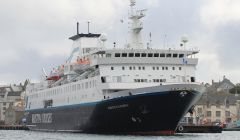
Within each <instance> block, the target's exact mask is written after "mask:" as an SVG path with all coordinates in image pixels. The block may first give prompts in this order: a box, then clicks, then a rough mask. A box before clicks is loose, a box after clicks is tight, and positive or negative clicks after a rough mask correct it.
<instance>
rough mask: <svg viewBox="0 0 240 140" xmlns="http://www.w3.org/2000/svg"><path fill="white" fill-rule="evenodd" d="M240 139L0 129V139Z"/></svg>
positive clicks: (233, 135) (239, 136) (232, 137)
mask: <svg viewBox="0 0 240 140" xmlns="http://www.w3.org/2000/svg"><path fill="white" fill-rule="evenodd" d="M113 139H114V140H240V131H239V132H237V131H231V132H223V133H220V134H177V135H174V136H116V135H92V134H78V133H52V132H51V133H50V132H35V131H14V130H0V140H113Z"/></svg>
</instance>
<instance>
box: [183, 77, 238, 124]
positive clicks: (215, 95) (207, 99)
mask: <svg viewBox="0 0 240 140" xmlns="http://www.w3.org/2000/svg"><path fill="white" fill-rule="evenodd" d="M234 87H235V85H234V84H233V83H232V82H231V81H230V80H229V79H227V78H226V77H225V76H224V77H223V80H222V81H219V82H214V81H212V85H210V84H206V89H207V90H206V92H205V93H204V94H203V96H202V98H201V99H200V100H199V101H198V103H197V104H196V105H195V108H194V111H193V113H192V114H190V113H188V114H187V115H186V116H185V117H184V119H183V122H187V123H190V124H191V123H192V124H213V123H224V124H231V123H234V122H236V121H238V120H240V95H239V94H231V93H229V90H230V89H232V88H234Z"/></svg>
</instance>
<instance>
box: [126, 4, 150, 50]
mask: <svg viewBox="0 0 240 140" xmlns="http://www.w3.org/2000/svg"><path fill="white" fill-rule="evenodd" d="M135 5H136V0H130V12H129V17H128V18H129V20H130V22H129V30H130V31H129V35H130V41H129V44H128V48H133V49H142V48H143V42H142V36H141V30H142V29H143V22H142V21H141V20H140V19H141V18H143V17H145V11H146V9H144V10H135V8H134V7H135Z"/></svg>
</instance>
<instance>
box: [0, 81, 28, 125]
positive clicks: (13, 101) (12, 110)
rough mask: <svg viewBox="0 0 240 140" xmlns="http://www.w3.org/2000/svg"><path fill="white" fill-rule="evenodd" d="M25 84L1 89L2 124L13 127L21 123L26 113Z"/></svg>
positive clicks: (0, 121)
mask: <svg viewBox="0 0 240 140" xmlns="http://www.w3.org/2000/svg"><path fill="white" fill-rule="evenodd" d="M25 84H26V83H25ZM25 84H24V85H22V84H19V85H7V86H1V87H0V124H7V125H13V124H19V123H20V122H21V119H22V117H23V112H24V96H25Z"/></svg>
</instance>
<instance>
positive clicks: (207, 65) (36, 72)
mask: <svg viewBox="0 0 240 140" xmlns="http://www.w3.org/2000/svg"><path fill="white" fill-rule="evenodd" d="M0 3H1V5H0V23H1V26H0V31H1V32H0V42H1V45H0V49H1V51H0V66H1V68H0V83H4V82H7V83H11V81H14V82H15V81H17V82H20V81H22V80H25V79H26V78H30V79H34V80H36V79H38V78H39V76H40V75H41V68H42V67H45V68H46V70H51V69H52V67H54V66H57V65H60V64H62V63H64V62H65V59H66V58H67V57H68V55H69V53H70V51H71V49H72V42H71V41H70V40H68V37H70V36H72V35H75V34H76V22H77V21H78V22H80V26H79V28H80V32H83V33H86V32H87V21H90V22H91V24H90V32H94V33H96V32H97V33H102V32H105V33H107V34H108V41H107V43H106V45H108V46H110V47H112V44H113V43H112V42H115V41H116V42H117V47H119V48H120V47H123V46H124V44H125V43H126V39H127V26H128V25H127V14H128V6H129V1H128V0H124V1H123V0H51V1H49V0H41V1H32V0H21V1H16V0H7V1H4V0H0ZM239 5H240V1H238V0H221V1H219V0H211V1H210V0H203V1H189V0H182V1H177V0H168V1H164V0H147V1H146V0H137V7H139V8H140V9H145V8H147V9H148V11H147V16H146V17H145V18H144V30H143V39H144V44H146V42H147V41H148V40H149V32H151V33H152V43H153V45H154V47H155V48H163V44H164V42H166V44H168V47H170V46H171V47H172V46H175V48H178V47H179V42H180V37H181V36H182V35H183V34H187V35H188V36H189V40H190V42H189V43H188V46H192V45H193V46H194V47H195V46H197V47H198V48H199V49H200V50H201V51H200V53H199V55H198V56H199V65H198V67H197V68H198V70H197V75H198V79H199V80H200V81H207V82H208V81H210V80H211V79H217V80H218V79H220V78H222V76H223V75H226V76H227V77H228V76H229V77H230V79H231V80H233V81H234V82H238V81H239V79H238V78H237V77H240V73H239V72H238V70H239V66H238V64H239V63H240V59H239V56H238V52H239V51H240V50H239V47H238V44H239V43H238V42H239V41H238V37H239V34H240V31H239V28H238V25H239V23H240V10H239V8H238V7H239ZM124 17H125V18H124ZM120 19H124V23H123V24H122V23H121V22H120ZM165 35H167V37H166V38H165V37H164V36H165ZM206 71H207V72H206Z"/></svg>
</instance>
